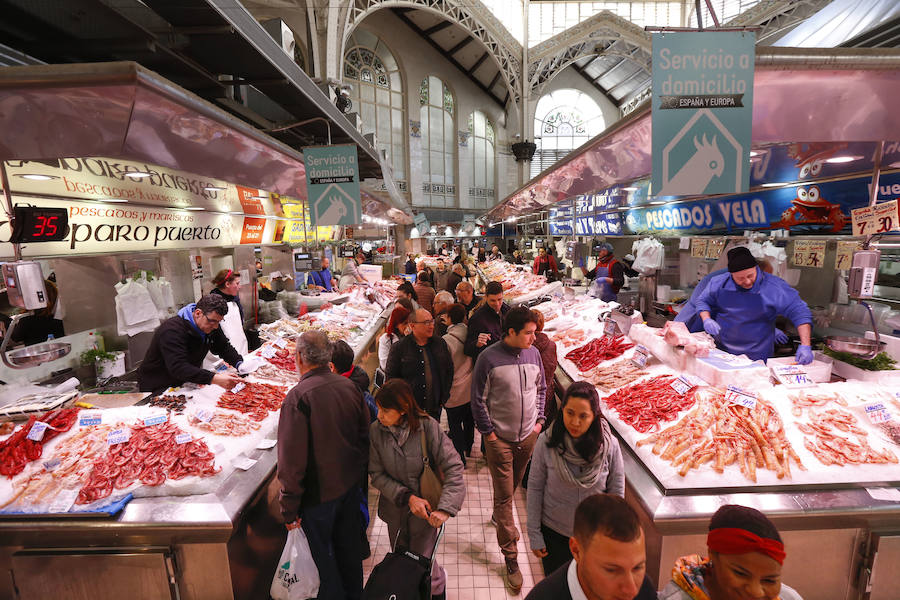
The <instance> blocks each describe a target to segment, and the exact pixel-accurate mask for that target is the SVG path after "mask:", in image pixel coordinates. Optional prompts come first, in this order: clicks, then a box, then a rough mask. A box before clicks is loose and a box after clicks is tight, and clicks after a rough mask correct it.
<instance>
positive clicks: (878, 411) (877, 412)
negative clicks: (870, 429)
mask: <svg viewBox="0 0 900 600" xmlns="http://www.w3.org/2000/svg"><path fill="white" fill-rule="evenodd" d="M866 416H867V417H869V421H871V422H872V423H873V424H874V425H878V424H879V423H887V422H888V421H890V420H892V417H891V413H890V412H888V409H887V407H886V406H885V405H884V404H882V403H881V402H876V403H875V404H867V405H866Z"/></svg>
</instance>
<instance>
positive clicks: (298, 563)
mask: <svg viewBox="0 0 900 600" xmlns="http://www.w3.org/2000/svg"><path fill="white" fill-rule="evenodd" d="M269 594H270V595H271V596H272V600H306V599H307V598H315V597H316V596H318V595H319V570H318V569H317V568H316V563H315V562H313V557H312V552H310V550H309V542H307V541H306V534H305V533H303V529H301V528H300V527H297V528H296V529H291V530H290V531H289V532H288V538H287V543H286V544H285V545H284V550H283V551H282V552H281V560H279V561H278V571H276V572H275V579H273V580H272V587H271V588H270V589H269Z"/></svg>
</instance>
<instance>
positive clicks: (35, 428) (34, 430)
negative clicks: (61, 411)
mask: <svg viewBox="0 0 900 600" xmlns="http://www.w3.org/2000/svg"><path fill="white" fill-rule="evenodd" d="M48 427H50V425H48V424H47V423H44V422H43V421H35V422H34V424H33V425H32V426H31V431H29V432H28V435H26V436H25V437H26V438H28V439H29V440H31V441H33V442H39V441H41V440H42V439H44V432H45V431H46V430H47V428H48Z"/></svg>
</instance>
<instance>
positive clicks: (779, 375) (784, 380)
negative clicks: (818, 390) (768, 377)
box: [773, 365, 816, 388]
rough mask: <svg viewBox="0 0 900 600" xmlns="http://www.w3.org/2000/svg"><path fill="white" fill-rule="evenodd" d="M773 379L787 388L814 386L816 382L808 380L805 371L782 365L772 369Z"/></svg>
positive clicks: (793, 366)
mask: <svg viewBox="0 0 900 600" xmlns="http://www.w3.org/2000/svg"><path fill="white" fill-rule="evenodd" d="M773 372H774V373H775V379H777V380H778V381H779V382H781V384H782V385H784V386H785V387H789V388H805V387H811V386H814V385H816V382H815V381H813V380H812V379H810V377H809V375H807V374H806V371H804V370H803V369H801V368H800V367H799V366H797V365H782V366H778V367H775V368H774V369H773Z"/></svg>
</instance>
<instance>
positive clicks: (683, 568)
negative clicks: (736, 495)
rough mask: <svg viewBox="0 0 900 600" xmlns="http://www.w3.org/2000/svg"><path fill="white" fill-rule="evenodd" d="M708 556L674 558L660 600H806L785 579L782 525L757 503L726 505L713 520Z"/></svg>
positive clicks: (708, 535)
mask: <svg viewBox="0 0 900 600" xmlns="http://www.w3.org/2000/svg"><path fill="white" fill-rule="evenodd" d="M706 546H707V547H708V548H709V556H708V557H706V558H703V557H701V556H700V555H698V554H692V555H690V556H683V557H681V558H679V559H678V560H676V561H675V567H674V568H673V569H672V580H671V581H669V583H668V584H666V587H664V588H663V591H661V592H660V593H659V600H731V599H732V598H761V599H764V600H778V599H780V600H802V599H801V597H800V594H798V593H797V592H796V591H795V590H794V589H792V588H790V587H788V586H786V585H784V584H782V583H781V567H782V565H783V564H784V559H785V557H786V556H787V555H786V554H785V551H784V543H783V542H782V541H781V535H779V533H778V529H776V528H775V525H774V524H773V523H772V521H770V520H769V519H768V518H767V517H766V516H765V515H764V514H762V513H761V512H759V511H758V510H756V509H755V508H748V507H746V506H740V505H737V504H726V505H725V506H723V507H721V508H720V509H719V510H717V511H716V512H715V513H714V514H713V516H712V519H710V521H709V533H708V534H707V536H706Z"/></svg>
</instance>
